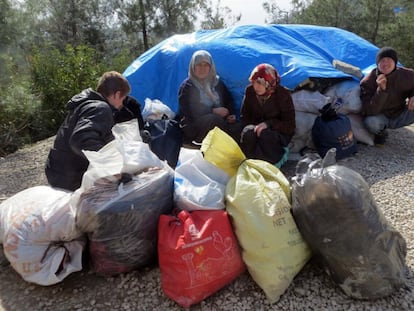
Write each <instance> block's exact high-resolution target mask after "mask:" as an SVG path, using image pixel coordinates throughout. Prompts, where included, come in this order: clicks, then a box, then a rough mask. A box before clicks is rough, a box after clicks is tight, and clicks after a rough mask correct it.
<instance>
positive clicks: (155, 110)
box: [142, 98, 175, 120]
mask: <svg viewBox="0 0 414 311" xmlns="http://www.w3.org/2000/svg"><path fill="white" fill-rule="evenodd" d="M164 115H166V116H167V117H168V119H174V118H175V113H174V111H172V110H171V108H170V107H168V106H167V105H166V104H164V103H162V102H161V101H160V100H158V99H149V98H145V106H144V109H143V110H142V117H143V118H144V120H147V119H152V120H161V119H163V117H164Z"/></svg>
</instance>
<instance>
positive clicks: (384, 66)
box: [378, 57, 395, 75]
mask: <svg viewBox="0 0 414 311" xmlns="http://www.w3.org/2000/svg"><path fill="white" fill-rule="evenodd" d="M378 69H379V71H381V72H382V73H383V74H385V75H387V74H389V73H391V72H392V71H393V70H394V69H395V62H394V60H393V59H392V58H391V57H383V58H381V59H380V61H379V63H378Z"/></svg>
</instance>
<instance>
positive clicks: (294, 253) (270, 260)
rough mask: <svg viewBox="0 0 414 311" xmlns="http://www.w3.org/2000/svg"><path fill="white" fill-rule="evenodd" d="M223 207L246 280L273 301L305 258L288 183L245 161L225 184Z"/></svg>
mask: <svg viewBox="0 0 414 311" xmlns="http://www.w3.org/2000/svg"><path fill="white" fill-rule="evenodd" d="M226 208H227V212H228V214H229V215H230V217H231V218H232V223H233V227H234V230H235V234H236V236H237V239H238V241H239V243H240V246H241V247H242V258H243V261H244V262H245V264H246V266H247V269H248V271H249V273H250V275H251V276H252V278H253V280H254V281H255V282H256V283H257V284H258V285H259V286H260V287H261V288H262V290H263V291H264V292H265V294H266V297H267V299H268V300H269V301H270V302H271V303H273V302H276V301H277V300H279V298H280V296H281V295H282V294H283V293H284V292H285V291H286V289H287V288H288V287H289V285H290V283H291V282H292V280H293V278H294V277H295V276H296V274H297V273H298V272H299V271H300V270H301V269H302V268H303V266H304V265H305V264H306V262H307V261H308V260H309V259H310V256H311V253H310V250H309V248H308V246H307V244H306V243H305V242H304V240H303V238H302V236H301V234H300V232H299V230H298V228H297V227H296V223H295V221H294V219H293V217H292V215H291V212H290V210H291V190H290V185H289V181H288V180H287V179H286V177H285V176H284V175H283V173H282V172H280V170H279V169H278V168H276V167H275V166H273V165H271V164H270V163H268V162H265V161H261V160H246V161H244V162H243V163H242V164H241V165H240V167H239V168H238V170H237V174H236V175H234V176H233V177H232V178H231V179H230V180H229V182H228V184H227V187H226Z"/></svg>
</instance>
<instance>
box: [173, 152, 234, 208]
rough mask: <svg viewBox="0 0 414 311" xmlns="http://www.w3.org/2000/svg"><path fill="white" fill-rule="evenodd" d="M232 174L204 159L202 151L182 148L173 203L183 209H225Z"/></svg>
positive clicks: (176, 169) (175, 175) (175, 177)
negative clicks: (226, 194) (225, 198)
mask: <svg viewBox="0 0 414 311" xmlns="http://www.w3.org/2000/svg"><path fill="white" fill-rule="evenodd" d="M228 180H229V176H228V175H227V174H226V173H225V172H224V171H222V170H221V169H219V168H218V167H216V166H214V165H213V164H211V163H210V162H208V161H206V160H205V159H204V158H203V154H202V153H201V151H200V150H198V149H197V150H192V149H186V148H181V151H180V157H179V160H178V165H177V167H176V168H175V173H174V202H175V205H176V206H177V207H178V208H180V209H184V210H200V209H224V208H225V207H226V206H225V204H224V193H225V191H226V184H227V182H228Z"/></svg>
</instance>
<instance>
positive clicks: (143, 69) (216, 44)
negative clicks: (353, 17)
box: [123, 25, 378, 112]
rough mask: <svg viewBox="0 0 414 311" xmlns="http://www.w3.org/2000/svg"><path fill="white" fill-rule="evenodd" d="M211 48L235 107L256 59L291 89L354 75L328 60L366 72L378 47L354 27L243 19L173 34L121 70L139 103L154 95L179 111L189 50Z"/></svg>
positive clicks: (153, 97)
mask: <svg viewBox="0 0 414 311" xmlns="http://www.w3.org/2000/svg"><path fill="white" fill-rule="evenodd" d="M199 49H204V50H207V51H209V52H210V53H211V55H212V57H213V59H214V62H215V64H216V67H217V73H218V75H219V76H220V77H221V78H222V79H223V81H224V83H225V84H226V85H227V87H228V88H229V90H230V92H231V93H232V95H233V98H234V100H235V103H236V106H237V107H240V105H241V101H242V98H243V93H244V89H245V87H246V86H247V85H248V83H249V81H248V77H249V74H250V72H251V71H252V69H253V68H254V67H255V66H256V65H258V64H260V63H269V64H272V65H273V66H274V67H275V68H276V69H277V70H278V72H279V74H280V76H281V83H282V85H284V86H285V87H287V88H289V89H291V90H294V89H295V88H296V87H297V86H299V85H300V84H301V83H303V82H304V81H306V80H307V79H308V78H322V79H323V78H350V79H352V78H355V77H353V76H351V75H349V74H347V73H345V72H342V71H340V70H338V69H335V67H334V66H333V65H332V64H333V61H334V60H339V61H342V62H345V63H347V64H350V65H353V66H356V67H358V68H360V69H361V70H362V72H363V73H364V74H367V73H368V72H369V70H371V69H372V68H373V67H374V66H375V55H376V53H377V51H378V47H376V46H375V45H373V44H371V43H369V42H368V41H366V40H365V39H363V38H361V37H359V36H357V35H356V34H354V33H351V32H348V31H345V30H342V29H339V28H335V27H322V26H309V25H264V26H259V25H245V26H237V27H233V28H227V29H220V30H206V31H197V32H194V33H189V34H181V35H174V36H172V37H170V38H168V39H166V40H164V41H162V42H160V43H159V44H158V45H156V46H154V47H153V48H151V49H150V50H148V51H147V52H145V53H144V54H142V55H141V56H139V57H138V58H137V59H136V60H135V61H134V62H133V63H132V64H131V65H130V66H129V67H128V68H127V69H126V70H125V71H124V73H123V74H124V76H125V77H126V78H127V79H128V81H129V82H130V84H131V87H132V91H131V95H132V96H134V97H136V98H137V99H138V101H139V102H141V103H142V104H143V103H144V101H145V98H150V99H159V100H160V101H162V102H163V103H164V104H166V105H168V106H169V107H170V108H171V109H172V110H173V111H174V112H177V111H178V98H177V97H178V96H177V95H178V88H179V86H180V84H181V82H182V81H183V80H184V79H185V78H186V77H187V75H188V64H189V62H190V59H191V56H192V54H193V52H194V51H196V50H199Z"/></svg>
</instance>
